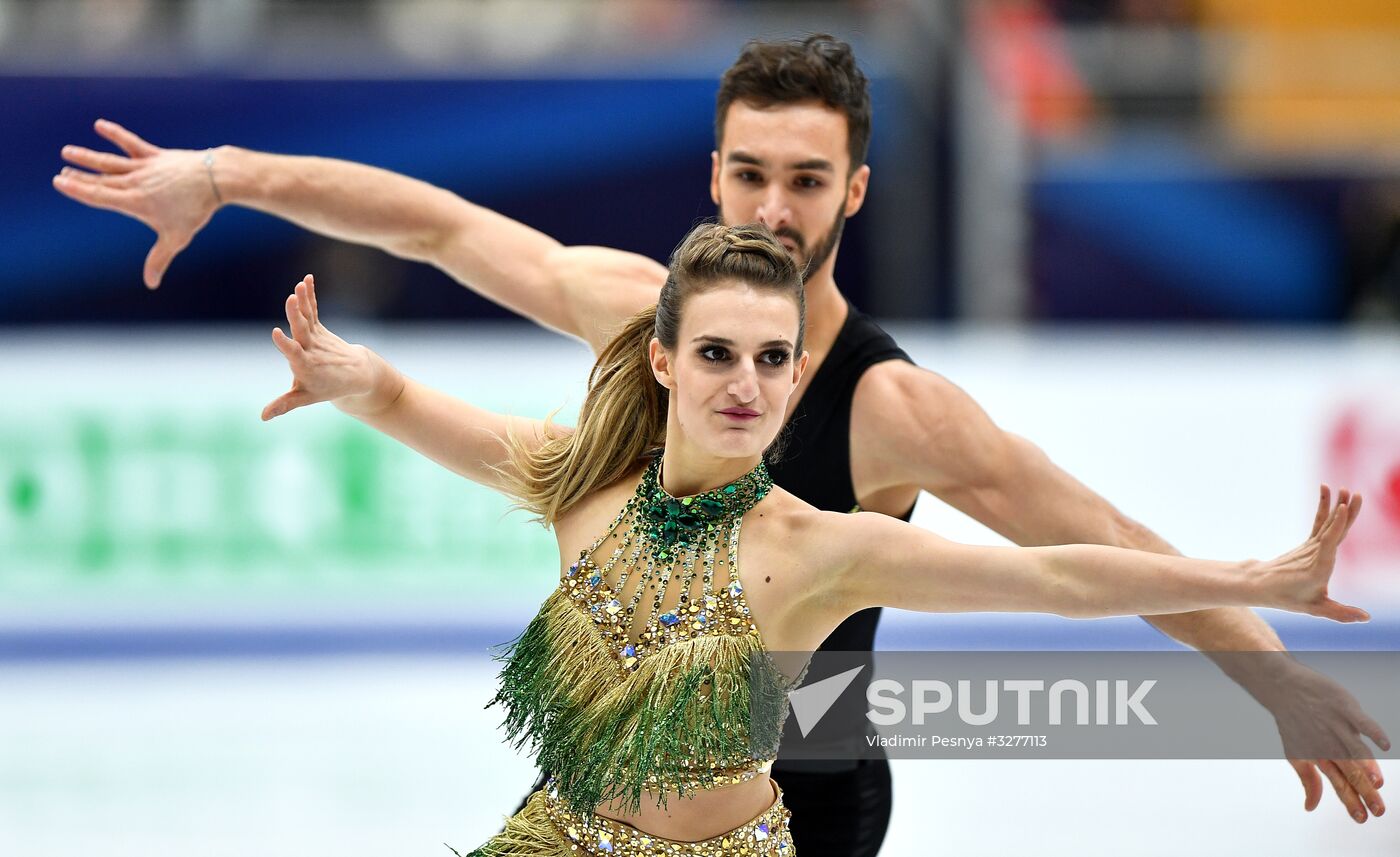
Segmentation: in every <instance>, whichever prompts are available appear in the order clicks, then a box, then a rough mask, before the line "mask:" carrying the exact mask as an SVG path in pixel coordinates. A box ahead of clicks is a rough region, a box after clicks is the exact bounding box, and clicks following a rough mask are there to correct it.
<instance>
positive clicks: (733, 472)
mask: <svg viewBox="0 0 1400 857" xmlns="http://www.w3.org/2000/svg"><path fill="white" fill-rule="evenodd" d="M762 460H763V456H761V455H754V456H750V457H747V458H719V457H717V456H713V455H707V454H703V453H697V452H694V451H689V450H685V449H682V448H680V446H679V445H672V444H667V445H666V448H665V450H663V451H662V453H661V487H662V489H664V490H665V491H666V493H667V494H670V495H671V496H672V497H689V496H690V495H692V494H701V493H704V492H705V491H710V490H713V489H715V488H720V487H723V486H725V485H728V484H729V483H730V482H733V481H735V480H736V479H738V478H739V477H741V476H743V475H744V474H745V473H748V472H749V471H750V470H753V469H754V468H755V467H757V466H758V463H759V462H760V461H762Z"/></svg>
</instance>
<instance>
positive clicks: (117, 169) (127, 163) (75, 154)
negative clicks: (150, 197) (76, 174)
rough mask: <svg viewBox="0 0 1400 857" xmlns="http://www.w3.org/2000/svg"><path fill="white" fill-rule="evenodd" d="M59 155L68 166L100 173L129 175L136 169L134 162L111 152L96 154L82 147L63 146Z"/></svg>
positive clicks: (96, 152)
mask: <svg viewBox="0 0 1400 857" xmlns="http://www.w3.org/2000/svg"><path fill="white" fill-rule="evenodd" d="M59 154H61V155H62V156H63V160H65V161H67V162H68V163H70V164H77V165H78V166H80V167H87V168H88V169H90V170H97V171H98V172H100V173H119V174H120V173H129V172H131V171H132V170H134V169H136V167H137V164H136V162H135V161H133V160H132V159H130V158H125V157H122V156H121V155H117V154H113V153H112V152H98V151H95V150H93V149H89V148H86V147H84V146H64V147H63V148H62V149H61V150H60V152H59Z"/></svg>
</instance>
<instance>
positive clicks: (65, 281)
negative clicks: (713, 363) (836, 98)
mask: <svg viewBox="0 0 1400 857" xmlns="http://www.w3.org/2000/svg"><path fill="white" fill-rule="evenodd" d="M817 30H830V31H832V32H835V33H838V34H841V35H843V36H844V37H847V38H849V39H850V40H851V41H852V42H853V43H854V44H855V45H856V47H857V52H858V56H859V57H861V59H862V61H863V62H864V63H865V65H866V67H867V70H868V71H869V72H870V73H871V75H872V77H873V78H874V79H875V81H876V83H875V94H876V104H875V117H876V118H875V125H876V133H875V136H874V150H873V154H872V166H873V167H874V179H873V184H872V192H871V194H870V207H869V208H868V209H867V210H866V212H865V213H864V214H863V216H861V217H859V218H857V219H856V220H854V221H852V223H851V224H850V226H849V231H848V233H847V239H846V242H845V244H844V245H843V248H842V249H843V252H842V254H841V257H840V259H841V262H842V266H841V269H840V270H839V272H838V273H839V274H840V276H838V281H839V282H841V283H842V285H843V287H844V288H845V289H846V290H847V291H848V292H849V293H850V294H851V296H852V297H853V298H854V299H855V300H856V301H857V302H858V303H859V304H861V305H862V306H864V307H865V308H867V309H868V310H869V311H871V312H874V313H875V314H877V315H878V316H880V317H884V318H911V319H937V320H963V319H967V320H997V321H1057V322H1058V321H1082V320H1132V321H1158V320H1162V321H1180V320H1192V321H1202V320H1225V321H1238V322H1318V323H1336V322H1343V321H1352V320H1356V321H1392V322H1393V321H1394V320H1396V319H1397V318H1400V178H1397V175H1398V174H1400V167H1397V164H1400V6H1398V5H1397V4H1395V3H1394V2H1390V0H1337V2H1328V3H1316V2H1309V0H981V2H967V0H964V2H953V0H947V2H933V0H925V2H914V1H913V0H863V2H847V3H810V2H706V1H705V0H691V2H675V0H538V2H531V0H338V2H300V0H297V1H296V2H294V0H181V1H180V2H173V0H43V2H33V0H0V72H3V76H0V107H3V108H4V114H5V115H7V116H9V117H11V122H10V123H9V124H10V126H11V130H10V134H9V135H7V138H8V141H9V147H8V148H9V150H10V151H9V157H8V158H7V166H6V169H5V171H4V178H3V182H4V186H3V196H4V198H5V199H6V201H7V202H6V204H5V206H4V208H3V211H0V217H3V218H4V221H5V225H6V227H7V228H6V230H5V231H6V233H7V235H8V236H9V240H7V241H6V242H5V244H4V247H3V250H0V254H3V255H0V322H6V323H9V324H24V323H32V322H70V321H99V322H114V321H121V322H125V321H129V320H161V321H166V320H181V321H197V322H201V323H204V322H209V321H214V320H219V319H253V318H259V319H260V318H262V317H263V316H264V315H265V314H266V307H267V306H270V305H271V304H269V302H268V298H269V296H270V294H272V293H275V292H277V291H280V290H281V288H282V286H283V285H284V281H285V280H286V278H287V276H288V272H290V271H300V270H303V269H306V270H311V269H315V270H317V271H324V272H327V274H329V273H330V272H332V271H336V272H338V271H341V270H353V271H355V272H356V274H355V276H354V277H344V278H343V279H345V280H346V281H347V282H346V286H347V288H353V289H355V292H356V293H355V294H354V295H353V304H354V305H353V307H351V309H352V310H353V311H354V312H357V313H360V314H363V315H364V316H366V317H371V318H391V319H422V318H473V317H483V316H484V317H494V316H498V315H499V314H500V313H499V311H497V310H494V309H493V308H492V307H490V306H489V305H487V304H486V303H485V302H482V301H476V300H473V299H472V298H471V297H469V296H468V295H466V294H465V293H463V292H462V290H460V289H453V288H437V287H428V286H423V285H420V284H421V283H422V282H423V281H425V280H431V279H432V278H434V277H435V274H434V273H433V272H431V271H424V270H419V269H415V268H412V267H410V266H407V265H404V264H400V263H397V262H395V261H393V260H390V259H385V258H382V257H380V256H379V255H377V254H372V253H363V252H359V251H357V250H355V249H354V248H350V247H345V246H328V245H327V244H325V243H324V242H320V241H317V240H315V239H312V238H309V237H307V236H305V235H303V234H300V233H298V232H297V231H295V230H293V229H290V228H277V227H276V226H274V225H273V224H271V223H270V222H264V221H263V220H262V219H261V218H252V217H248V218H240V217H239V216H238V215H236V214H223V215H220V217H219V218H218V219H217V220H216V222H215V224H214V227H213V228H212V229H211V230H210V232H209V233H208V235H206V237H205V238H204V239H203V240H201V241H200V242H198V243H197V244H196V247H195V252H194V253H192V254H189V255H188V257H187V258H184V259H182V260H181V263H180V264H177V266H176V268H175V270H174V272H173V276H174V279H173V281H172V282H173V283H175V284H177V285H178V284H179V283H180V282H182V281H190V282H199V283H202V284H206V285H204V286H201V287H200V288H199V289H188V288H177V289H172V290H171V294H169V295H163V296H162V297H161V298H160V299H159V300H151V299H149V297H148V296H146V295H144V294H142V293H141V292H140V291H139V289H138V290H133V289H132V288H131V287H130V286H131V285H132V283H131V282H130V281H128V280H126V279H124V278H121V277H113V276H110V274H111V273H112V272H122V271H136V270H139V266H133V265H132V264H131V263H132V260H134V259H136V258H137V257H138V251H141V250H142V248H141V247H140V246H139V245H140V244H141V243H142V242H141V241H140V238H139V235H140V227H139V226H137V225H135V224H130V223H123V222H122V221H120V220H119V219H117V218H113V217H111V216H106V215H102V214H98V213H90V212H80V211H77V210H75V209H74V207H73V206H72V204H71V203H69V202H67V201H66V200H63V199H62V198H61V197H59V196H58V195H57V194H54V193H53V192H52V191H51V190H50V189H49V188H47V187H46V186H44V185H43V183H41V182H38V181H35V178H36V177H38V176H43V175H46V174H50V173H52V172H54V171H55V168H56V166H57V164H58V161H57V147H58V145H59V143H60V141H62V142H79V143H93V142H94V139H93V135H92V134H91V131H90V123H91V120H92V119H93V118H94V117H96V116H98V115H102V116H107V117H109V118H112V119H116V120H117V121H120V122H123V123H125V124H127V125H128V126H129V127H131V128H133V129H134V130H136V131H137V132H138V133H140V134H143V135H145V136H147V137H148V138H149V139H151V140H152V141H154V142H156V143H157V144H159V145H169V146H189V147H204V146H213V145H218V144H221V143H234V144H240V145H246V146H251V147H255V148H257V147H261V148H269V149H272V150H275V151H284V152H307V153H317V154H323V155H332V156H342V157H348V158H352V159H356V160H363V161H368V162H371V163H375V164H378V165H382V166H386V167H390V168H392V169H396V170H400V171H404V172H407V173H410V174H413V175H416V176H419V177H422V178H425V179H427V180H429V181H432V182H435V183H438V184H441V185H444V186H447V187H450V188H452V189H454V190H456V191H458V192H460V193H462V194H464V195H466V196H468V197H469V198H471V199H473V200H476V201H479V202H482V203H484V204H486V205H488V206H491V207H494V208H497V209H500V210H502V211H504V212H506V213H508V214H511V215H512V216H516V217H518V218H520V219H522V220H524V221H526V222H528V223H531V224H534V225H536V226H538V227H540V228H542V229H544V230H545V231H548V232H550V233H551V234H554V235H556V236H557V237H559V238H560V239H561V240H563V241H565V242H566V243H598V244H608V245H613V246H622V247H627V248H632V249H637V250H641V251H644V252H648V253H650V254H652V255H655V256H658V257H664V256H665V254H666V253H667V251H668V250H669V248H670V247H671V246H672V245H673V244H674V242H675V240H676V236H678V235H680V234H681V233H683V232H684V229H685V227H686V225H687V224H689V223H690V222H691V221H693V220H694V219H695V218H697V217H700V216H704V215H707V214H709V213H710V211H711V206H710V203H709V201H708V199H707V197H706V187H705V183H704V181H703V176H704V171H705V169H706V167H707V165H706V159H705V158H704V157H703V154H704V153H705V152H707V151H708V149H709V148H710V147H711V146H712V143H711V140H712V135H711V130H710V118H711V117H710V111H709V110H708V109H707V107H708V105H709V103H710V100H711V98H712V96H713V88H714V81H715V80H716V79H717V77H718V75H719V73H720V72H721V71H722V70H723V69H724V68H725V66H726V65H727V64H728V63H729V62H730V61H732V59H733V57H734V56H735V55H736V53H737V49H738V47H739V46H740V45H741V44H742V43H743V42H744V41H745V40H746V39H748V38H751V37H754V36H761V35H769V36H772V35H785V34H793V33H803V32H810V31H817ZM620 200H626V204H619V203H620ZM75 234H81V235H82V236H83V244H84V247H85V249H86V251H87V252H85V253H84V254H83V255H82V256H81V257H78V256H76V255H75V254H73V253H71V252H67V250H69V249H70V248H71V245H72V242H73V240H74V235H75ZM93 254H95V255H96V256H97V257H98V258H100V259H101V260H102V263H103V264H101V265H94V264H92V263H91V259H92V257H93ZM350 280H353V281H354V282H350ZM55 295H64V296H66V297H70V298H72V299H65V300H61V301H56V300H52V299H51V298H52V297H53V296H55ZM351 297H352V296H350V295H348V294H347V296H346V300H347V301H349V300H351Z"/></svg>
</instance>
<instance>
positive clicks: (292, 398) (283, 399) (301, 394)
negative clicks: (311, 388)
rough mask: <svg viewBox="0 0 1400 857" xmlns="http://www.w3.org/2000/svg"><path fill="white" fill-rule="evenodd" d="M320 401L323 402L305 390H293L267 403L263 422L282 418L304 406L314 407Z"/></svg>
mask: <svg viewBox="0 0 1400 857" xmlns="http://www.w3.org/2000/svg"><path fill="white" fill-rule="evenodd" d="M319 401H321V400H320V399H318V398H316V397H315V396H313V395H311V394H310V393H307V392H306V391H305V390H297V389H291V390H288V391H287V392H285V393H283V394H282V395H280V396H278V397H277V398H275V399H273V400H272V401H271V402H268V403H267V406H266V407H264V408H263V409H262V420H263V422H267V421H268V420H270V419H272V418H273V417H280V416H282V415H283V414H285V413H287V412H288V411H291V410H295V409H296V408H300V407H302V406H303V405H314V404H316V403H317V402H319Z"/></svg>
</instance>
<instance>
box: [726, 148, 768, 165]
mask: <svg viewBox="0 0 1400 857" xmlns="http://www.w3.org/2000/svg"><path fill="white" fill-rule="evenodd" d="M725 160H727V161H732V162H737V163H740V164H752V165H754V166H755V167H762V166H765V165H766V164H767V161H765V160H763V159H762V158H757V157H754V156H753V155H750V154H749V153H748V152H730V153H729V155H728V157H726V158H725Z"/></svg>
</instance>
